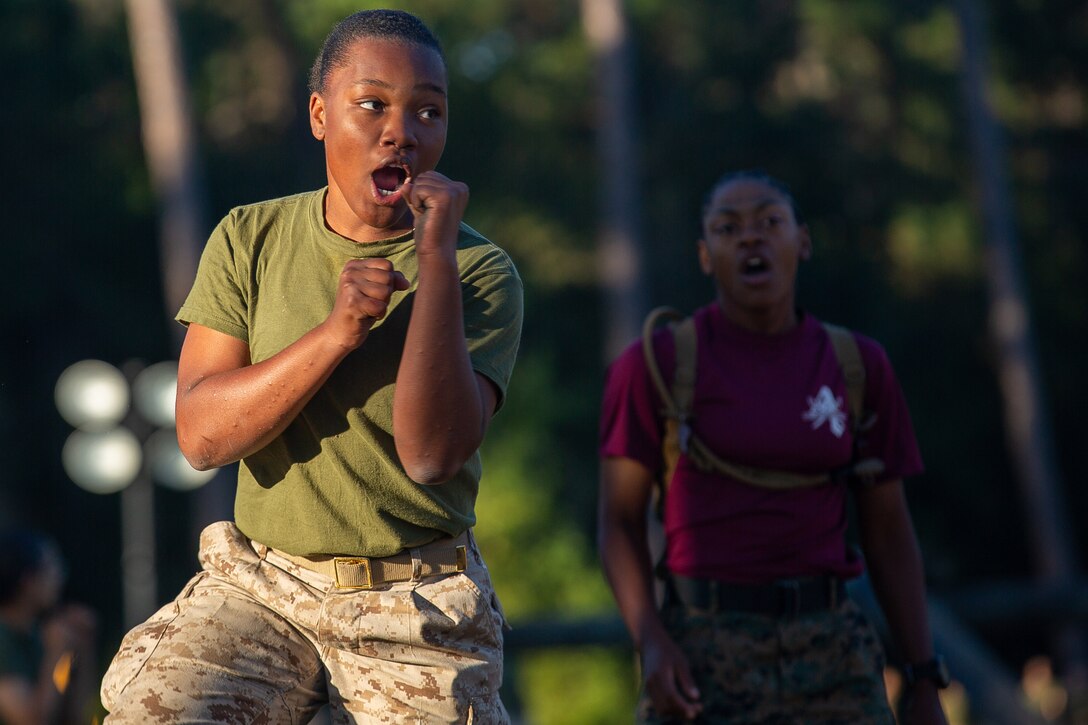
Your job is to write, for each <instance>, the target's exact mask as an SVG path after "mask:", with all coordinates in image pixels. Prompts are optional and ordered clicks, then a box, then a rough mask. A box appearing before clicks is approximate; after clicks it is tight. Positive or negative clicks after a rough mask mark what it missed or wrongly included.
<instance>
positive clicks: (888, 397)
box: [855, 335, 924, 481]
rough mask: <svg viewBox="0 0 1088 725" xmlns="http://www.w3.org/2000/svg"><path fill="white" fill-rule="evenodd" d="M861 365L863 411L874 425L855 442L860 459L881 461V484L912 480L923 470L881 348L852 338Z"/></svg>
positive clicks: (860, 337) (902, 400) (905, 409)
mask: <svg viewBox="0 0 1088 725" xmlns="http://www.w3.org/2000/svg"><path fill="white" fill-rule="evenodd" d="M855 337H856V338H857V341H858V348H859V350H860V352H861V356H862V360H863V362H864V363H865V407H866V409H867V410H869V411H872V412H873V413H875V414H876V419H875V422H874V423H873V426H872V428H871V429H869V430H868V431H866V432H864V433H862V434H861V438H860V440H859V441H858V455H859V457H860V458H869V457H876V458H879V459H881V460H882V461H884V473H883V474H882V475H881V476H880V478H879V480H881V481H892V480H896V479H901V478H906V477H908V476H915V475H918V474H920V473H922V471H923V470H924V466H923V464H922V455H921V452H920V451H919V450H918V441H917V439H916V438H915V435H914V426H913V424H912V423H911V419H910V410H909V408H908V407H907V401H906V398H905V397H904V396H903V390H902V388H900V386H899V380H898V379H897V378H896V376H895V371H894V370H893V369H892V364H891V361H890V360H889V359H888V355H887V353H886V352H885V351H884V348H883V347H882V346H881V345H880V344H879V343H877V342H875V341H873V340H871V339H869V338H866V337H865V336H863V335H856V336H855Z"/></svg>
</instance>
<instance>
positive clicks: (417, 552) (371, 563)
mask: <svg viewBox="0 0 1088 725" xmlns="http://www.w3.org/2000/svg"><path fill="white" fill-rule="evenodd" d="M469 545H470V534H469V532H468V531H467V530H466V531H464V532H463V533H461V534H460V535H459V536H454V537H446V538H442V539H438V540H437V541H432V542H431V543H429V544H424V545H423V546H417V547H413V548H411V549H405V550H404V551H401V552H399V553H397V554H393V555H392V556H383V557H373V556H329V555H318V556H297V555H295V554H288V553H287V552H285V551H280V550H278V549H272V548H269V550H268V553H269V555H272V556H275V557H279V558H281V559H284V560H286V561H288V562H290V563H292V564H294V565H296V566H299V567H301V568H303V569H307V570H309V571H312V572H315V573H317V574H321V575H324V576H327V577H329V578H330V579H332V580H333V582H334V584H335V587H336V588H337V589H373V588H374V587H377V586H380V585H382V584H389V583H392V582H407V581H416V580H419V579H423V578H426V577H434V576H442V575H444V574H453V573H456V572H462V571H464V570H465V569H467V568H468V549H469Z"/></svg>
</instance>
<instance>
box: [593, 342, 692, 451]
mask: <svg viewBox="0 0 1088 725" xmlns="http://www.w3.org/2000/svg"><path fill="white" fill-rule="evenodd" d="M654 350H655V352H656V353H657V360H658V366H659V367H660V369H661V374H662V377H663V379H664V380H666V381H668V380H671V379H672V375H673V369H674V368H675V365H676V363H675V357H676V353H675V347H674V345H673V343H672V336H671V335H669V334H667V333H666V332H665V331H664V330H659V331H658V332H657V334H656V335H655V337H654ZM661 409H662V402H661V398H660V396H659V395H658V393H657V390H656V389H655V388H654V385H653V381H652V380H651V378H650V374H649V370H648V369H647V367H646V359H645V358H644V357H643V353H642V342H641V340H636V341H635V342H633V343H632V344H631V345H629V346H628V347H627V349H625V350H624V351H623V352H622V353H621V354H620V355H619V357H617V358H616V360H615V361H614V362H613V363H612V364H611V365H610V366H609V367H608V370H607V371H606V373H605V380H604V393H603V395H602V398H601V419H600V430H599V447H598V454H599V455H600V457H601V458H613V457H620V458H630V459H632V460H635V461H638V462H639V463H641V464H642V465H644V466H646V467H647V468H648V469H650V470H651V471H654V472H655V473H656V472H658V471H660V470H661V469H662V467H663V465H664V459H663V457H662V455H661V443H662V439H663V437H664V424H663V422H662V419H661V415H660V411H661Z"/></svg>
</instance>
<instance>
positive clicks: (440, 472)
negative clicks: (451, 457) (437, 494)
mask: <svg viewBox="0 0 1088 725" xmlns="http://www.w3.org/2000/svg"><path fill="white" fill-rule="evenodd" d="M460 471H461V466H459V465H458V466H452V465H446V466H442V465H441V464H439V463H438V462H434V461H418V462H415V463H413V464H411V465H409V464H405V466H404V472H405V473H407V474H408V478H410V479H412V480H413V481H415V482H416V483H418V484H420V485H421V486H437V485H439V484H442V483H445V482H446V481H449V480H450V479H451V478H453V477H454V476H456V475H457V474H458V473H459V472H460Z"/></svg>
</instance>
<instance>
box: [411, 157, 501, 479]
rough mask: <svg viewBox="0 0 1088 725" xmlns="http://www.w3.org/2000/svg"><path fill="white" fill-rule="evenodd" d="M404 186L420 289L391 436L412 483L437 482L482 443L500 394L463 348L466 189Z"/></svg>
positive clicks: (430, 183) (436, 181)
mask: <svg viewBox="0 0 1088 725" xmlns="http://www.w3.org/2000/svg"><path fill="white" fill-rule="evenodd" d="M406 186H408V187H409V188H408V189H407V190H406V192H405V195H406V197H407V198H408V200H409V203H410V204H411V206H412V210H413V212H415V214H416V255H417V257H418V260H419V285H418V288H417V289H416V292H415V299H414V300H413V302H412V317H411V319H410V320H409V323H408V333H407V336H406V338H405V342H404V354H403V355H402V357H401V363H400V369H399V370H398V371H397V385H396V390H395V391H394V394H393V438H394V440H395V441H396V446H397V454H398V455H399V456H400V459H401V463H403V465H404V468H405V470H406V471H407V473H408V475H409V477H411V478H412V480H414V481H417V482H418V483H424V484H437V483H442V482H444V481H447V480H449V479H450V478H452V477H453V476H454V475H455V474H456V473H457V472H458V471H459V470H461V467H462V466H463V465H464V463H465V461H467V460H468V458H469V457H470V456H471V455H472V454H473V453H475V452H476V450H477V449H478V448H479V447H480V444H481V443H483V439H484V434H485V433H486V432H487V426H488V424H489V423H490V421H491V416H492V415H493V414H494V412H495V405H496V402H497V400H498V393H497V392H496V390H495V388H494V386H493V384H492V383H491V382H490V381H489V380H488V379H487V378H485V377H484V376H482V375H479V374H478V373H476V372H475V371H474V370H473V369H472V362H471V360H470V358H469V354H468V347H467V345H466V343H465V332H464V311H463V309H462V301H461V278H460V274H459V272H458V269H457V256H456V251H457V235H458V229H459V225H460V222H461V216H462V214H463V213H464V209H465V205H466V204H467V203H468V187H467V186H465V185H464V184H461V183H459V182H454V181H450V180H449V179H447V178H446V177H444V176H442V175H441V174H438V173H437V172H434V171H428V172H425V173H423V174H421V175H420V176H419V177H418V178H417V179H414V180H413V181H412V182H411V183H410V184H406Z"/></svg>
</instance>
